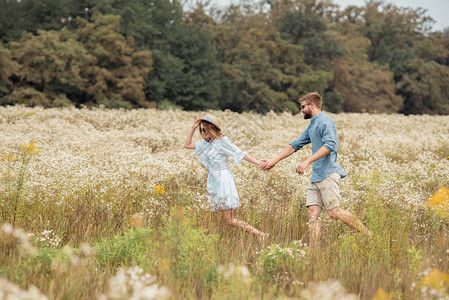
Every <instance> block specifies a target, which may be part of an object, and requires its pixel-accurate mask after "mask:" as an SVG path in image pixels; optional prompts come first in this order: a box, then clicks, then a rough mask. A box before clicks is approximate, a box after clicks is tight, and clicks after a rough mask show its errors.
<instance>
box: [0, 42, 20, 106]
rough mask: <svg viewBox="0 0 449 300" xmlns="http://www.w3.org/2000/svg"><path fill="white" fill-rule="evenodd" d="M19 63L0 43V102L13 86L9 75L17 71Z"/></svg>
mask: <svg viewBox="0 0 449 300" xmlns="http://www.w3.org/2000/svg"><path fill="white" fill-rule="evenodd" d="M18 68H19V65H18V64H17V62H15V61H14V60H13V59H12V56H11V51H9V50H8V49H6V48H4V47H3V46H2V45H1V44H0V103H3V102H4V99H3V97H4V96H5V95H8V94H9V93H10V91H11V89H12V87H13V83H12V81H11V77H12V76H13V74H16V73H17V71H18Z"/></svg>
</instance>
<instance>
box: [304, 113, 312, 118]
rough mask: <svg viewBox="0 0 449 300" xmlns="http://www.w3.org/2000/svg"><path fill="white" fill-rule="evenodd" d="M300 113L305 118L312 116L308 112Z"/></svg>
mask: <svg viewBox="0 0 449 300" xmlns="http://www.w3.org/2000/svg"><path fill="white" fill-rule="evenodd" d="M302 114H303V116H304V119H305V120H307V119H310V118H312V114H311V113H310V112H303V113H302Z"/></svg>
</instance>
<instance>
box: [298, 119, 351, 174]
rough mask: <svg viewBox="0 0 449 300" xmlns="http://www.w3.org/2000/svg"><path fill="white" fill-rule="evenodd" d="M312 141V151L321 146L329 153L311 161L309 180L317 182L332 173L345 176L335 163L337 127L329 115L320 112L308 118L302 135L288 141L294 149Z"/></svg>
mask: <svg viewBox="0 0 449 300" xmlns="http://www.w3.org/2000/svg"><path fill="white" fill-rule="evenodd" d="M309 143H312V153H315V152H317V151H318V150H319V149H320V148H321V147H322V146H324V147H326V148H327V149H328V150H329V151H330V153H329V154H327V155H326V156H324V157H322V158H320V159H319V160H317V161H315V162H314V163H313V172H312V178H311V180H310V182H312V183H314V182H319V181H323V180H324V179H326V178H327V177H328V176H329V175H331V174H333V173H338V174H340V176H341V178H343V177H345V176H346V173H345V171H343V169H342V168H341V167H340V165H339V164H338V163H337V150H338V137H337V128H336V127H335V123H334V121H333V120H332V118H331V117H329V116H328V115H326V114H325V113H324V112H320V113H319V114H317V115H316V116H314V117H313V118H311V119H310V124H309V126H307V128H306V130H304V132H303V133H302V135H301V136H300V137H299V138H297V139H296V140H294V141H293V142H291V143H290V145H292V146H293V148H294V149H295V151H298V150H299V149H301V148H302V147H304V146H305V145H307V144H309Z"/></svg>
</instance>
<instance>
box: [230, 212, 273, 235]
mask: <svg viewBox="0 0 449 300" xmlns="http://www.w3.org/2000/svg"><path fill="white" fill-rule="evenodd" d="M222 216H223V220H224V222H225V223H226V225H230V226H234V227H240V228H242V229H243V230H245V231H247V232H249V233H252V234H253V235H255V236H257V237H263V236H264V235H265V233H264V232H262V231H260V230H257V229H256V228H254V227H253V226H251V225H249V224H248V223H246V222H245V221H242V220H239V219H236V218H234V210H233V209H228V210H223V211H222Z"/></svg>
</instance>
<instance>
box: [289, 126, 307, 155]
mask: <svg viewBox="0 0 449 300" xmlns="http://www.w3.org/2000/svg"><path fill="white" fill-rule="evenodd" d="M307 144H310V136H309V127H307V129H306V130H304V132H303V133H302V134H301V136H300V137H299V138H297V139H296V140H294V141H293V142H291V143H290V145H292V147H293V149H295V151H298V150H299V149H301V148H302V147H304V146H305V145H307Z"/></svg>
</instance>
